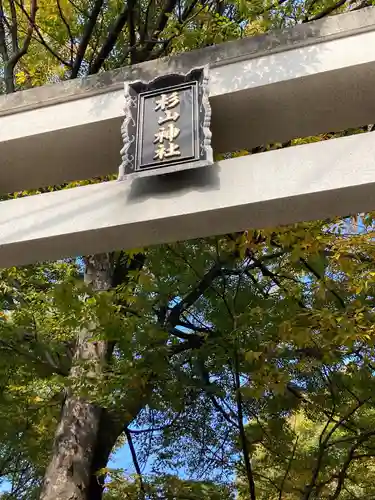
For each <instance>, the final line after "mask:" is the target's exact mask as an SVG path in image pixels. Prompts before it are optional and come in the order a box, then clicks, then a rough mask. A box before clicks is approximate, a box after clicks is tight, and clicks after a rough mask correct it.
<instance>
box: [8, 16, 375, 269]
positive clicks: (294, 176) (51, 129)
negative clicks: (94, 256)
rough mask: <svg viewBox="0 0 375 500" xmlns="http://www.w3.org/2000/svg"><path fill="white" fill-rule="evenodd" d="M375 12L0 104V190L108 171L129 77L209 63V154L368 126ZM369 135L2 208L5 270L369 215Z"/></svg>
mask: <svg viewBox="0 0 375 500" xmlns="http://www.w3.org/2000/svg"><path fill="white" fill-rule="evenodd" d="M374 46H375V9H374V8H368V9H365V10H361V11H357V12H353V13H347V14H342V15H338V16H333V17H329V18H326V19H323V20H320V21H316V22H314V23H311V24H303V25H298V26H296V27H294V28H292V29H289V30H285V31H283V32H280V33H270V34H267V35H264V36H260V37H254V38H248V39H244V40H240V41H235V42H228V43H224V44H221V45H218V46H214V47H208V48H206V49H203V50H199V51H194V52H190V53H187V54H182V55H180V56H176V57H173V58H165V59H161V60H157V61H151V62H148V63H144V64H141V65H138V66H134V67H130V68H124V69H121V70H118V71H115V72H108V73H102V74H100V75H98V76H93V77H89V78H86V79H82V80H75V81H69V82H63V83H60V84H56V85H51V86H45V87H40V88H37V89H32V90H28V91H24V92H19V93H16V94H13V95H9V96H3V97H0V194H1V193H8V192H12V191H20V190H24V189H32V188H37V187H42V186H47V185H56V184H60V183H63V182H69V181H72V180H80V179H88V178H91V177H94V176H100V175H107V174H111V173H116V172H117V170H118V167H119V164H120V149H121V134H120V127H121V123H122V120H123V107H124V102H123V82H124V80H133V79H134V80H135V79H151V78H153V77H156V76H158V75H162V74H164V73H166V72H173V71H175V70H179V71H188V70H189V69H190V68H191V67H194V66H200V65H204V64H210V67H211V70H210V74H211V79H210V88H209V92H210V102H211V106H212V133H213V147H214V150H215V151H216V152H226V151H233V150H237V149H241V148H246V149H248V148H252V147H254V146H256V145H259V144H264V143H269V142H276V141H280V142H281V141H286V140H289V139H291V138H295V137H304V136H309V135H313V134H317V133H321V132H328V131H329V132H332V131H338V130H343V129H346V128H348V127H357V126H360V125H363V124H366V123H372V122H373V121H374V117H375V97H374V85H373V82H374V81H375V52H374V50H373V47H374ZM374 185H375V140H374V136H373V135H372V134H371V133H367V134H361V135H354V136H350V137H344V138H340V139H333V140H330V141H325V142H322V143H315V144H307V145H303V146H295V147H292V148H287V149H284V150H278V151H271V152H267V153H262V154H258V155H253V156H246V157H241V158H235V159H230V160H223V161H220V162H217V163H216V164H215V165H213V166H211V167H205V168H202V169H198V170H197V171H194V172H193V171H186V172H180V173H177V174H174V175H173V176H169V177H168V178H164V177H158V176H154V177H149V178H145V179H133V180H132V179H127V180H124V181H121V182H117V181H112V182H105V183H101V184H96V185H89V186H83V187H77V188H72V189H68V190H63V191H59V192H54V193H47V194H42V195H36V196H29V197H26V198H20V199H15V200H10V201H5V202H1V203H0V266H1V267H5V266H10V265H18V264H27V263H31V262H34V261H37V260H43V259H57V258H62V257H66V256H72V255H82V254H87V253H96V252H101V251H109V250H114V249H120V248H134V247H139V246H144V245H151V244H156V243H162V242H167V241H168V242H169V241H176V240H180V239H187V238H194V237H201V236H207V235H212V234H221V233H225V232H231V231H240V230H244V229H248V228H251V227H266V226H274V225H277V224H287V223H291V222H297V221H301V220H312V219H315V218H321V217H329V216H333V215H346V214H349V213H356V212H361V211H366V210H371V209H374V208H375V202H374V201H372V197H373V196H372V194H373V190H374Z"/></svg>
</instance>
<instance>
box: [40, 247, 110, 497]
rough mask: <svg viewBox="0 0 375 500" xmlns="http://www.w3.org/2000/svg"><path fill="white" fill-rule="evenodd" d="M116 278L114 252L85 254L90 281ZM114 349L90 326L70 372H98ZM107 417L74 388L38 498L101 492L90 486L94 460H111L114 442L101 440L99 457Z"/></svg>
mask: <svg viewBox="0 0 375 500" xmlns="http://www.w3.org/2000/svg"><path fill="white" fill-rule="evenodd" d="M112 278H113V265H112V260H111V256H110V255H108V254H104V255H96V256H94V257H90V258H88V259H87V264H86V273H85V282H86V283H89V284H91V285H92V287H93V289H94V290H96V291H105V290H108V289H109V288H111V286H112ZM111 354H112V346H111V345H110V344H109V343H108V342H106V341H92V332H91V331H89V330H83V331H81V332H79V334H78V339H77V348H76V352H75V355H74V360H73V366H72V369H71V372H70V378H71V380H72V382H73V383H74V380H77V379H79V378H82V377H87V376H88V377H95V376H97V375H100V373H101V372H102V370H103V367H104V366H105V364H106V363H107V362H108V358H109V357H110V355H111ZM85 361H89V362H90V368H89V369H85V366H84V365H82V362H85ZM106 417H107V416H106V415H105V411H104V410H103V409H102V408H99V407H98V406H97V405H95V404H92V403H90V402H89V401H86V400H84V399H83V398H81V397H77V396H75V395H74V394H73V393H72V392H71V393H69V394H68V396H67V398H66V400H65V403H64V405H63V409H62V413H61V420H60V423H59V425H58V428H57V431H56V435H55V442H54V447H53V455H52V458H51V461H50V464H49V466H48V468H47V471H46V474H45V477H44V481H43V488H42V492H41V496H40V500H94V499H95V500H99V499H100V498H101V494H102V493H101V492H102V488H100V490H99V489H97V491H96V493H95V494H96V497H94V496H91V494H90V487H91V488H92V483H93V481H92V476H93V475H94V481H97V477H96V476H95V472H96V470H93V467H94V466H95V462H96V463H99V462H100V464H104V465H102V466H105V463H104V459H105V457H106V458H107V460H108V456H109V453H110V451H111V449H112V447H113V444H114V443H113V444H112V446H111V448H110V449H109V451H108V447H109V445H110V443H108V445H107V446H106V447H105V448H103V446H102V457H101V460H99V457H98V456H96V457H95V453H97V454H98V452H99V450H98V446H97V445H98V443H99V442H100V441H99V440H98V436H99V434H100V432H105V429H103V422H104V421H105V420H103V419H105V418H106ZM113 430H114V429H113ZM117 436H118V434H117ZM117 436H116V437H115V438H114V440H115V441H116V439H117ZM112 440H113V438H112ZM115 441H114V442H115ZM90 484H91V486H90Z"/></svg>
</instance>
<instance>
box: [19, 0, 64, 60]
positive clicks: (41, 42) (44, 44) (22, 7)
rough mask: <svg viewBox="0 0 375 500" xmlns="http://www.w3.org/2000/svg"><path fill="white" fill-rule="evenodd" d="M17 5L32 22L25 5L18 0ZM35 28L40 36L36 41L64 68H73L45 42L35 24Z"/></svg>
mask: <svg viewBox="0 0 375 500" xmlns="http://www.w3.org/2000/svg"><path fill="white" fill-rule="evenodd" d="M15 3H16V4H17V5H18V7H19V8H20V9H21V10H22V12H23V13H24V14H25V16H26V17H27V19H28V20H29V22H30V21H31V17H30V15H29V14H28V12H27V11H26V10H25V7H24V6H23V3H22V2H19V1H18V0H15ZM33 27H34V31H35V33H36V34H37V35H38V38H36V40H37V41H38V42H39V43H40V44H41V45H42V46H43V47H44V48H45V49H47V50H48V52H49V53H50V54H51V55H53V57H55V58H56V59H57V60H58V61H60V62H61V64H63V65H64V66H67V67H68V68H70V67H71V64H70V63H68V62H67V61H64V59H63V58H62V57H60V56H59V54H58V53H57V52H55V51H54V49H53V48H52V47H50V46H49V45H48V43H47V42H46V41H45V39H44V37H43V35H42V33H41V31H40V29H39V28H38V26H37V25H36V24H35V22H34V24H33Z"/></svg>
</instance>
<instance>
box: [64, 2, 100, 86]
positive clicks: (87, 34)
mask: <svg viewBox="0 0 375 500" xmlns="http://www.w3.org/2000/svg"><path fill="white" fill-rule="evenodd" d="M103 3H104V0H96V1H95V3H94V7H93V9H92V11H91V13H90V15H89V17H88V19H87V23H86V27H85V30H84V33H83V36H82V40H81V43H80V44H79V46H78V49H77V55H76V58H75V61H74V63H73V66H72V72H71V75H70V77H71V78H77V76H78V73H79V70H80V68H81V64H82V61H83V58H84V57H85V53H86V49H87V46H88V44H89V42H90V40H91V36H92V33H93V31H94V28H95V24H96V21H97V19H98V17H99V14H100V11H101V9H102V6H103Z"/></svg>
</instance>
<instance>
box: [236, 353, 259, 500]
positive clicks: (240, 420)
mask: <svg viewBox="0 0 375 500" xmlns="http://www.w3.org/2000/svg"><path fill="white" fill-rule="evenodd" d="M234 375H235V384H236V403H237V415H238V426H239V429H240V438H241V444H242V453H243V459H244V462H245V468H246V475H247V480H248V483H249V491H250V500H256V493H255V482H254V475H253V470H252V467H251V462H250V454H249V449H248V446H247V437H246V431H245V427H244V424H243V411H242V395H241V383H240V373H239V363H238V354H237V351H236V352H235V353H234Z"/></svg>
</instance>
